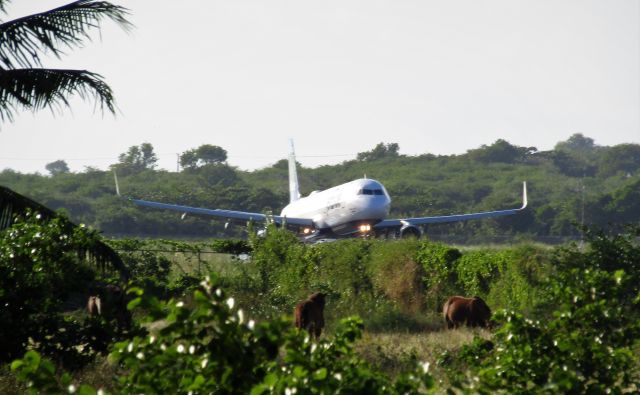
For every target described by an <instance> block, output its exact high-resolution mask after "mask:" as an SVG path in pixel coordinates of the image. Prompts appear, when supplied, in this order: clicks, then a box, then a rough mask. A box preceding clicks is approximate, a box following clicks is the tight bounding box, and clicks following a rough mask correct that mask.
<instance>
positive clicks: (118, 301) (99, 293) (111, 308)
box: [87, 284, 131, 330]
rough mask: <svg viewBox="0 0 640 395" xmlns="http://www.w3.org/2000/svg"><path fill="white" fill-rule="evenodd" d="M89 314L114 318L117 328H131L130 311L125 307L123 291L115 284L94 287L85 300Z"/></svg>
mask: <svg viewBox="0 0 640 395" xmlns="http://www.w3.org/2000/svg"><path fill="white" fill-rule="evenodd" d="M87 312H88V313H89V315H90V316H102V317H104V319H105V320H107V321H111V320H115V321H116V325H117V327H118V329H119V330H123V329H127V330H128V329H131V313H130V312H129V310H128V309H127V300H126V297H125V292H124V291H123V289H122V288H120V287H119V286H117V285H113V284H108V285H105V286H100V287H97V288H96V289H94V292H93V295H91V296H89V300H88V301H87Z"/></svg>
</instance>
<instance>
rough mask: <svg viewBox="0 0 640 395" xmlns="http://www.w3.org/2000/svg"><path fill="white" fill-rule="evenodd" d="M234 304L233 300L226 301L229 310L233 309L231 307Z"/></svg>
mask: <svg viewBox="0 0 640 395" xmlns="http://www.w3.org/2000/svg"><path fill="white" fill-rule="evenodd" d="M235 303H236V301H235V300H233V298H229V299H227V306H229V308H230V309H232V308H233V305H234V304H235Z"/></svg>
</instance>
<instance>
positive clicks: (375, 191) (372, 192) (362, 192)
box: [358, 188, 384, 195]
mask: <svg viewBox="0 0 640 395" xmlns="http://www.w3.org/2000/svg"><path fill="white" fill-rule="evenodd" d="M358 195H384V192H382V189H367V188H363V189H361V190H359V191H358Z"/></svg>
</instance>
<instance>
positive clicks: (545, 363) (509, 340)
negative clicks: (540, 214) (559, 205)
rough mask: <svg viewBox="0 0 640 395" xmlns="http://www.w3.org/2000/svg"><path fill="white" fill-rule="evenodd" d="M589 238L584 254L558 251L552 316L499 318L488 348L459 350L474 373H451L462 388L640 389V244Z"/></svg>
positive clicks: (503, 315) (618, 238)
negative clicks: (639, 349)
mask: <svg viewBox="0 0 640 395" xmlns="http://www.w3.org/2000/svg"><path fill="white" fill-rule="evenodd" d="M589 240H590V242H591V243H590V247H589V249H588V250H587V251H586V252H582V251H580V250H579V249H577V248H576V247H573V248H567V249H560V250H559V251H558V252H557V255H556V257H555V259H554V265H555V266H556V267H557V269H558V271H557V273H555V276H554V277H553V278H549V279H548V280H547V281H546V286H547V287H548V290H549V296H550V299H551V300H552V301H553V304H549V305H548V307H551V308H552V311H553V313H552V314H550V317H551V318H549V319H547V320H544V321H540V320H532V319H527V318H525V317H524V316H523V315H522V314H520V313H516V312H513V311H503V312H501V313H499V314H498V315H497V317H496V318H495V320H496V321H497V322H498V323H500V329H499V330H498V331H497V332H496V333H495V335H494V337H493V339H492V340H491V344H490V346H488V347H482V346H480V347H479V346H478V342H476V343H475V344H474V345H473V346H469V347H467V349H466V350H464V351H463V352H462V354H461V357H464V358H466V360H467V362H470V363H469V364H468V365H467V366H468V367H470V371H469V372H468V373H467V374H464V373H462V374H461V372H456V373H454V374H453V375H452V377H453V380H454V381H455V382H456V383H457V385H458V386H460V387H469V388H472V389H474V390H475V391H478V392H484V393H490V392H503V393H560V392H563V393H603V394H604V393H622V392H629V391H633V390H635V391H637V390H638V388H637V386H636V385H637V382H638V379H640V376H639V374H638V373H639V372H638V365H637V364H638V361H637V359H635V358H634V356H633V347H634V346H635V345H636V342H637V339H638V336H639V335H640V321H639V320H638V318H639V315H640V314H639V313H638V311H639V310H638V303H639V302H640V292H639V285H638V284H639V282H638V280H639V277H640V247H639V246H638V245H637V244H636V243H635V242H634V241H633V237H632V235H631V234H627V235H616V236H613V237H606V236H605V235H604V234H602V233H592V234H590V235H589ZM482 343H483V342H482V341H480V344H482ZM484 343H486V342H484ZM456 377H457V378H458V379H456ZM460 377H467V379H468V381H466V382H464V381H460V380H459V378H460Z"/></svg>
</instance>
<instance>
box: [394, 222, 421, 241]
mask: <svg viewBox="0 0 640 395" xmlns="http://www.w3.org/2000/svg"><path fill="white" fill-rule="evenodd" d="M398 234H399V236H400V238H401V239H404V238H407V237H415V238H416V239H419V238H420V236H422V231H421V230H420V228H418V227H417V226H415V225H409V224H406V225H403V226H402V228H400V230H399V231H398Z"/></svg>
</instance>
